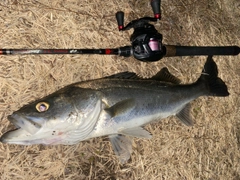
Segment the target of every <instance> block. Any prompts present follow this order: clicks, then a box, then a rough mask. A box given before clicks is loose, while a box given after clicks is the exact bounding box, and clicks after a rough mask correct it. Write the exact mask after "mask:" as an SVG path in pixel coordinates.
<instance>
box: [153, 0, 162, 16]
mask: <svg viewBox="0 0 240 180" xmlns="http://www.w3.org/2000/svg"><path fill="white" fill-rule="evenodd" d="M151 6H152V10H153V13H154V17H155V18H156V19H161V10H160V6H161V0H151Z"/></svg>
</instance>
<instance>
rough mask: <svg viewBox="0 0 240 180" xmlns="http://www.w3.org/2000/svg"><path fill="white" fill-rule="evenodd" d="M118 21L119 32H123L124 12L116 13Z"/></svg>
mask: <svg viewBox="0 0 240 180" xmlns="http://www.w3.org/2000/svg"><path fill="white" fill-rule="evenodd" d="M116 19H117V23H118V30H119V31H121V30H123V28H124V12H122V11H118V12H117V13H116Z"/></svg>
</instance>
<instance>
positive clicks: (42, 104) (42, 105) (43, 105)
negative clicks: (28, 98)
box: [36, 102, 49, 112]
mask: <svg viewBox="0 0 240 180" xmlns="http://www.w3.org/2000/svg"><path fill="white" fill-rule="evenodd" d="M48 108H49V104H48V103H47V102H39V103H37V105H36V109H37V111H38V112H45V111H47V110H48Z"/></svg>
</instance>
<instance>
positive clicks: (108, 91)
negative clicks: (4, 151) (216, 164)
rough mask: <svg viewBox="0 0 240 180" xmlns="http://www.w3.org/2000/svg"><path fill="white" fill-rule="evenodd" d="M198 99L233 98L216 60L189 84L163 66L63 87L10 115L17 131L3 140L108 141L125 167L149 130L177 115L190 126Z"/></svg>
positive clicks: (210, 60)
mask: <svg viewBox="0 0 240 180" xmlns="http://www.w3.org/2000/svg"><path fill="white" fill-rule="evenodd" d="M200 96H217V97H226V96H229V92H228V88H227V85H226V84H225V82H224V81H223V80H222V79H220V78H219V77H218V68H217V65H216V63H215V62H214V60H213V58H212V56H208V58H207V60H206V62H205V65H204V68H203V70H202V73H201V75H200V77H199V78H198V80H197V81H196V82H193V83H190V84H181V82H180V80H179V79H178V78H177V77H175V76H174V75H172V74H171V73H170V72H169V70H168V69H167V68H166V67H164V68H162V69H161V70H160V71H159V72H158V73H157V74H156V75H154V76H153V77H151V78H141V77H140V76H138V75H137V74H135V73H131V72H122V73H118V74H115V75H111V76H107V77H105V78H99V79H94V80H87V81H82V82H78V83H73V84H71V85H68V86H66V87H63V88H61V89H60V90H58V91H56V92H54V93H52V94H50V95H48V96H46V97H44V98H41V99H39V100H36V101H34V102H32V103H29V104H28V105H24V106H23V107H21V108H20V109H19V110H17V111H16V112H13V113H12V114H11V115H9V116H8V120H9V121H10V122H11V123H12V124H14V125H15V126H16V129H13V130H10V131H8V132H6V133H4V134H3V135H2V136H1V138H0V141H1V142H2V143H8V144H19V145H32V144H45V145H55V144H63V145H74V144H77V143H80V142H81V141H85V140H88V139H91V138H95V137H101V136H107V137H108V138H109V140H110V143H111V145H112V148H113V150H114V152H115V154H116V155H117V157H118V158H119V161H120V162H121V163H126V162H127V161H128V160H129V159H130V157H131V153H132V141H133V138H134V137H137V138H151V137H152V134H151V133H150V132H149V131H147V130H146V129H145V128H144V126H145V125H147V124H149V123H152V122H157V121H158V120H161V119H164V118H167V117H169V116H172V115H174V116H176V117H177V118H178V119H179V120H180V121H181V122H182V123H183V124H185V125H187V126H192V125H193V124H194V123H193V120H192V117H191V115H190V110H191V105H190V103H191V102H192V101H193V100H195V99H197V98H198V97H200Z"/></svg>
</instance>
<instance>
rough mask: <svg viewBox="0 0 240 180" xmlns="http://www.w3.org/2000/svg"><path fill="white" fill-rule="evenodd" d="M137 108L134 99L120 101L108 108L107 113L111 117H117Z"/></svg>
mask: <svg viewBox="0 0 240 180" xmlns="http://www.w3.org/2000/svg"><path fill="white" fill-rule="evenodd" d="M134 107H135V101H134V99H125V100H123V101H120V102H118V103H116V104H114V105H113V106H111V107H109V108H106V109H105V111H106V112H107V113H108V114H109V115H110V116H111V117H116V116H118V115H121V114H124V113H126V112H128V111H130V110H132V109H133V108H134Z"/></svg>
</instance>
